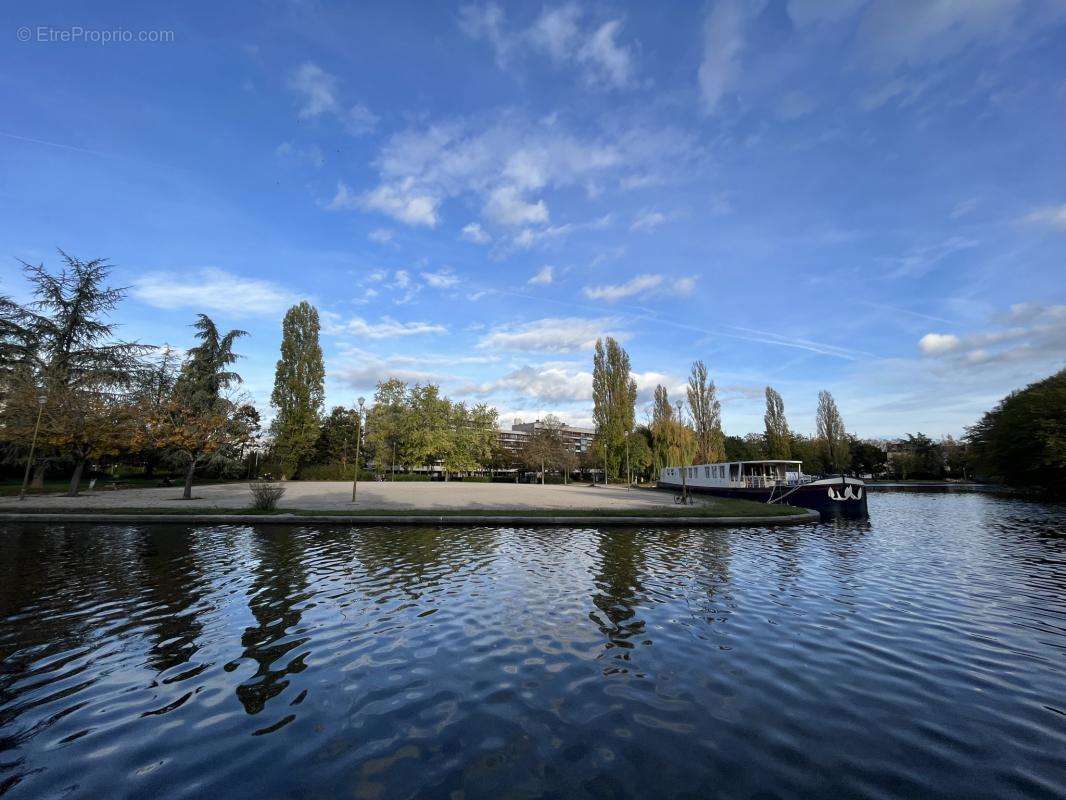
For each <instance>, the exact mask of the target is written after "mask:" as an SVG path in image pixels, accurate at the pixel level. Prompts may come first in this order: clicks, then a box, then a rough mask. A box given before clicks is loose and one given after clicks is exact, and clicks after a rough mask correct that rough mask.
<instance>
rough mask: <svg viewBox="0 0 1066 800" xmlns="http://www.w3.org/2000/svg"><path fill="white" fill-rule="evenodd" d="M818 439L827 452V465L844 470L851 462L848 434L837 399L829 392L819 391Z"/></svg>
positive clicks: (840, 470)
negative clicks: (838, 408)
mask: <svg viewBox="0 0 1066 800" xmlns="http://www.w3.org/2000/svg"><path fill="white" fill-rule="evenodd" d="M818 439H819V441H820V442H821V445H822V449H823V451H824V454H825V461H826V465H827V466H828V467H829V469H830V470H831V471H833V472H842V471H843V470H845V469H847V468H848V465H849V464H850V463H851V456H850V453H849V451H848V435H847V432H846V431H845V430H844V420H843V419H841V417H840V412H839V411H838V410H837V404H836V401H835V400H833V395H831V394H829V392H826V391H821V392H819V393H818Z"/></svg>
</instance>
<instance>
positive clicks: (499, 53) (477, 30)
mask: <svg viewBox="0 0 1066 800" xmlns="http://www.w3.org/2000/svg"><path fill="white" fill-rule="evenodd" d="M459 29H460V30H462V32H463V33H465V34H466V35H467V36H469V37H470V38H471V39H485V40H487V41H488V42H489V43H490V44H492V46H493V49H494V50H495V51H496V62H497V63H498V64H499V65H500V66H504V64H505V63H506V62H507V56H508V54H509V50H510V48H511V39H510V37H509V36H508V35H507V34H505V33H504V30H503V9H501V8H500V7H499V6H498V5H496V4H495V3H486V4H485V5H483V6H477V5H473V4H471V5H466V6H463V7H462V8H460V9H459Z"/></svg>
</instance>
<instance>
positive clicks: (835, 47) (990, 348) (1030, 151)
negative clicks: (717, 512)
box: [0, 0, 1066, 437]
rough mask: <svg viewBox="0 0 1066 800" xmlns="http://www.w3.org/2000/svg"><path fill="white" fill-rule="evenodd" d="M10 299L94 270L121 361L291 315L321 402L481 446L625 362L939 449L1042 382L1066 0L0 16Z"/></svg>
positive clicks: (2, 238) (259, 394) (587, 399)
mask: <svg viewBox="0 0 1066 800" xmlns="http://www.w3.org/2000/svg"><path fill="white" fill-rule="evenodd" d="M0 19H2V24H0V35H3V36H7V37H8V40H7V42H6V43H5V45H6V46H5V47H4V48H2V50H0V64H2V69H0V108H3V109H4V114H3V115H0V292H3V293H6V294H9V295H12V296H13V297H15V298H16V299H19V300H26V299H28V298H29V296H28V288H27V285H26V284H25V282H24V280H23V278H22V273H21V269H22V265H21V262H22V261H25V262H30V263H34V264H39V263H43V264H45V265H46V266H49V267H53V268H55V267H58V266H59V264H60V260H59V256H58V254H57V248H62V249H63V250H65V251H66V252H69V253H71V254H72V255H75V256H77V257H79V258H82V259H91V258H108V259H110V261H111V263H112V264H113V265H114V271H113V279H114V282H115V283H116V284H117V285H121V286H125V287H128V297H127V299H126V300H125V301H124V302H123V304H122V305H121V307H120V308H119V310H118V311H117V313H116V315H115V321H116V322H117V323H118V324H119V329H118V330H119V334H120V335H121V336H123V337H124V338H127V339H139V340H141V341H144V342H148V343H151V344H157V345H162V344H164V343H168V344H170V345H172V346H175V347H177V348H185V347H188V346H190V345H191V343H192V339H191V336H192V329H191V328H190V324H191V323H192V322H193V320H194V319H195V316H196V314H198V313H201V312H202V313H206V314H208V315H210V316H211V317H212V318H213V319H214V320H215V321H216V322H217V323H218V325H219V326H221V327H224V328H241V329H244V330H247V331H248V332H249V336H248V337H246V338H244V339H242V340H241V341H240V344H239V347H238V350H239V352H240V353H241V354H242V356H243V358H242V359H241V361H240V362H239V364H238V369H239V371H240V372H241V374H242V375H243V376H244V377H245V379H246V384H245V388H246V389H247V391H248V392H249V393H250V394H251V395H252V397H253V398H254V399H255V400H256V402H257V403H258V404H259V405H260V407H261V408H262V410H263V411H264V412H266V413H267V415H268V416H269V408H268V404H269V396H270V390H271V386H272V382H273V371H274V365H275V362H276V360H277V356H278V347H279V344H280V330H281V318H282V316H283V315H284V313H285V310H286V309H287V308H288V307H289V306H290V305H292V304H293V303H296V302H299V301H300V300H303V299H306V300H308V301H310V302H311V303H313V304H314V305H315V306H316V307H317V308H318V310H319V313H320V315H321V320H322V346H323V351H324V354H325V361H326V373H327V381H326V395H327V403H328V404H329V405H333V404H345V405H351V404H353V403H354V402H355V400H356V398H357V397H360V396H362V397H366V398H367V399H368V400H369V399H370V398H371V397H372V396H373V391H374V386H375V384H376V383H377V382H378V381H379V380H382V379H384V378H387V377H393V376H395V377H399V378H402V379H405V380H409V381H412V382H416V381H419V382H427V381H428V382H434V383H439V384H440V386H441V388H442V390H443V391H444V392H445V393H446V394H448V395H449V396H451V397H452V398H454V399H462V400H467V401H469V402H487V403H490V404H492V405H494V406H496V407H497V408H498V409H499V411H500V418H501V422H503V423H504V425H505V426H507V425H509V423H510V422H511V421H512V420H514V419H516V418H519V419H523V420H526V421H529V420H532V419H535V418H538V417H543V416H544V415H545V414H547V413H554V414H556V415H558V416H560V417H562V418H563V419H565V420H567V421H570V422H572V423H574V424H590V423H591V417H592V403H591V372H592V348H593V345H594V343H595V340H596V338H597V337H600V336H604V335H611V336H614V337H616V338H617V339H619V340H620V341H621V342H622V343H623V345H624V347H625V348H626V349H627V351H628V352H629V354H630V356H631V359H632V368H633V372H634V377H635V379H636V381H637V385H638V389H639V398H638V405H639V408H638V418H640V419H643V417H644V414H645V409H646V406H647V403H648V401H649V400H650V396H651V393H652V391H653V390H654V387H655V385H656V384H658V383H662V384H663V385H665V386H667V388H668V389H669V390H670V394H671V397H672V398H673V399H674V400H680V399H683V387H684V384H685V379H686V376H687V374H688V371H689V368H690V365H691V363H692V362H693V361H694V360H696V359H702V360H703V361H704V362H705V363H706V364H707V366H708V369H709V370H710V373H711V375H712V377H713V378H714V380H715V382H716V385H717V387H718V392H719V396H720V398H721V400H722V416H723V425H724V427H725V429H726V432H727V433H733V434H744V433H748V432H750V431H758V430H761V429H762V414H763V410H764V406H763V391H764V387H765V386H766V385H767V384H770V385H772V386H774V387H775V388H777V389H778V391H780V392H781V394H782V396H783V397H784V401H785V408H786V412H787V414H788V417H789V421H790V424H791V425H792V427H793V428H794V429H796V430H799V431H801V432H811V431H812V430H813V427H814V413H815V409H816V406H817V395H818V391H819V390H820V389H828V390H829V391H831V392H832V393H833V395H834V396H835V398H836V400H837V404H838V406H839V407H840V410H841V413H842V415H843V417H844V421H845V424H846V426H847V428H848V429H849V430H850V431H853V432H854V433H856V434H857V435H859V436H864V437H893V436H898V435H901V434H903V433H906V432H911V433H913V432H917V431H921V432H924V433H926V434H929V435H932V436H940V435H945V434H953V435H959V434H960V433H962V432H963V430H964V428H965V426H967V425H970V424H972V423H973V422H974V421H975V420H976V419H977V418H978V417H979V416H980V414H981V413H982V412H983V411H985V410H986V409H988V408H989V407H991V406H992V405H993V404H994V403H995V402H996V401H997V400H998V399H999V398H1001V397H1002V396H1003V395H1005V394H1006V393H1008V392H1010V391H1012V390H1014V389H1017V388H1020V387H1022V386H1024V385H1026V384H1027V383H1030V382H1032V381H1033V380H1036V379H1039V378H1041V377H1044V376H1047V375H1049V374H1051V373H1053V372H1055V371H1057V370H1059V369H1061V368H1063V366H1064V365H1066V279H1064V276H1066V269H1064V266H1066V265H1064V263H1063V262H1064V255H1066V159H1064V156H1066V145H1064V141H1066V125H1064V123H1066V113H1064V107H1066V4H1064V3H1061V2H1023V0H968V1H967V2H963V0H923V1H922V2H903V1H902V0H885V1H884V2H882V1H881V0H870V1H869V2H863V1H861V0H788V1H787V2H786V1H785V0H777V1H776V2H774V1H773V0H766V1H765V2H739V0H715V1H713V2H710V3H706V4H703V3H696V2H673V3H662V4H658V3H631V4H625V3H617V2H603V3H599V2H597V3H588V4H578V3H566V2H563V3H552V2H548V3H544V4H543V5H542V4H539V3H515V4H496V3H457V4H451V3H446V2H434V3H429V2H426V3H403V2H383V3H372V2H368V3H360V4H351V3H339V2H338V3H330V2H316V1H315V0H291V1H289V2H285V1H283V0H278V1H277V2H267V1H266V0H262V1H261V2H245V3H231V4H229V3H228V4H220V3H199V2H184V3H169V4H143V6H141V5H139V6H137V7H134V6H131V5H130V4H128V3H110V2H106V1H104V0H92V1H91V2H76V1H75V2H62V3H59V2H48V1H47V0H46V1H45V2H39V3H34V4H27V3H22V4H16V3H7V4H4V7H3V9H2V10H0Z"/></svg>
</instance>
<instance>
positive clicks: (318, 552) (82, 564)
mask: <svg viewBox="0 0 1066 800" xmlns="http://www.w3.org/2000/svg"><path fill="white" fill-rule="evenodd" d="M870 505H871V514H872V518H871V520H870V522H868V523H833V524H824V525H810V526H804V527H798V528H788V529H754V530H737V531H719V530H699V529H678V530H658V529H655V530H645V529H641V528H632V529H624V530H619V529H608V530H597V529H592V528H577V529H558V528H554V529H521V528H446V529H445V528H441V529H437V528H432V529H423V528H418V529H395V528H389V529H370V528H343V527H333V528H321V529H318V528H293V527H286V526H270V525H263V526H257V527H254V528H249V527H243V526H220V527H210V528H209V527H195V528H177V527H169V526H167V527H152V526H95V527H64V526H57V525H10V526H7V528H6V529H5V530H4V531H3V533H2V534H0V535H2V536H3V537H4V538H3V545H4V547H3V550H2V552H0V659H2V660H0V795H4V796H11V797H50V796H60V795H62V796H75V797H102V796H108V797H123V796H125V797H146V796H161V797H162V796H168V797H199V796H205V795H222V794H224V795H225V796H227V797H262V796H310V797H317V796H322V797H327V796H328V797H332V796H338V795H344V796H355V797H363V798H378V797H380V798H391V797H404V796H416V795H417V796H440V797H452V796H460V795H462V796H465V797H468V798H469V797H497V796H501V795H506V796H530V797H535V796H568V797H569V796H573V797H615V796H662V797H667V796H677V797H682V796H690V797H697V796H699V797H705V796H721V797H752V796H759V795H762V796H794V797H799V796H805V797H812V796H823V797H841V796H848V797H877V798H881V797H911V796H955V797H1003V796H1019V797H1020V796H1025V797H1060V796H1062V795H1063V794H1064V793H1066V767H1064V759H1063V758H1062V754H1063V753H1064V752H1066V712H1064V702H1063V699H1062V698H1063V686H1064V685H1066V680H1064V677H1066V676H1064V674H1063V673H1064V669H1063V667H1064V656H1066V535H1064V530H1066V525H1064V522H1066V510H1064V509H1063V508H1062V507H1055V506H1037V505H1033V504H1028V503H1024V502H1022V501H1017V500H1006V499H1002V498H997V497H994V496H990V495H962V494H951V495H922V494H911V493H897V494H877V495H872V496H871V498H870Z"/></svg>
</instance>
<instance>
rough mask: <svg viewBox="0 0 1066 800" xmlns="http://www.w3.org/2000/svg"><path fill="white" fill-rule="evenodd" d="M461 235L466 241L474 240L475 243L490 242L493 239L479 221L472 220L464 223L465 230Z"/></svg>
mask: <svg viewBox="0 0 1066 800" xmlns="http://www.w3.org/2000/svg"><path fill="white" fill-rule="evenodd" d="M459 235H460V236H461V237H462V238H463V239H465V240H466V241H468V242H473V243H474V244H488V243H489V242H490V241H492V237H491V236H489V235H488V233H487V232H486V231H485V229H484V228H482V227H481V224H480V223H478V222H470V223H467V224H466V225H464V226H463V230H462V232H461V233H460V234H459Z"/></svg>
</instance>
